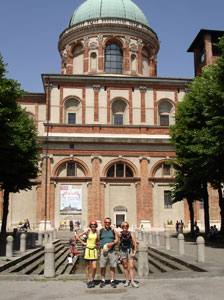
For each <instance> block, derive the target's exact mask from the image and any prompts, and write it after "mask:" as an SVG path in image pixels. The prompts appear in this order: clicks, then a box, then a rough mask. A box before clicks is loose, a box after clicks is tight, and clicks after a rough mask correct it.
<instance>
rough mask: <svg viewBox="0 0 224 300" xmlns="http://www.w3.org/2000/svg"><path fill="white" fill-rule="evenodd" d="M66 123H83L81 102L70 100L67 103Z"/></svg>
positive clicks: (65, 108)
mask: <svg viewBox="0 0 224 300" xmlns="http://www.w3.org/2000/svg"><path fill="white" fill-rule="evenodd" d="M64 123H67V124H73V125H74V124H80V123H81V105H80V101H79V100H77V99H75V98H69V99H67V100H66V101H65V104H64Z"/></svg>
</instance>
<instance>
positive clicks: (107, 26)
mask: <svg viewBox="0 0 224 300" xmlns="http://www.w3.org/2000/svg"><path fill="white" fill-rule="evenodd" d="M99 34H100V35H104V34H107V35H108V34H111V35H118V36H120V35H123V36H124V37H125V36H133V37H135V38H136V39H141V40H142V41H143V42H144V43H145V44H147V45H149V46H150V47H151V48H153V49H155V52H156V53H157V52H158V51H159V41H158V37H157V35H156V33H155V32H154V31H153V30H152V29H151V28H148V27H145V26H142V27H138V26H130V25H127V24H121V23H100V24H89V25H87V26H83V27H82V26H81V27H79V26H78V25H77V26H73V27H71V28H67V29H66V30H65V31H63V32H62V34H61V35H60V38H59V42H58V50H59V52H60V53H61V51H62V50H63V49H64V48H65V47H66V46H67V45H68V44H70V43H72V42H73V41H74V40H77V39H80V38H84V37H85V36H88V37H90V36H93V35H94V36H98V35H99Z"/></svg>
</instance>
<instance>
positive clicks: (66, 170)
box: [57, 161, 85, 177]
mask: <svg viewBox="0 0 224 300" xmlns="http://www.w3.org/2000/svg"><path fill="white" fill-rule="evenodd" d="M57 175H58V176H59V177H66V176H69V177H84V176H85V172H84V170H83V168H82V166H81V165H80V164H79V163H77V162H73V161H71V162H69V161H68V162H66V163H65V164H63V165H62V166H61V168H60V169H59V171H58V174H57Z"/></svg>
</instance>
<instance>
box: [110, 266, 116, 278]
mask: <svg viewBox="0 0 224 300" xmlns="http://www.w3.org/2000/svg"><path fill="white" fill-rule="evenodd" d="M114 278H115V268H114V267H110V279H111V280H114Z"/></svg>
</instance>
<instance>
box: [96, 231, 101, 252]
mask: <svg viewBox="0 0 224 300" xmlns="http://www.w3.org/2000/svg"><path fill="white" fill-rule="evenodd" d="M96 245H97V247H98V249H99V251H101V248H100V230H99V231H98V232H97V242H96Z"/></svg>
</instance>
